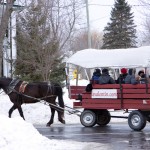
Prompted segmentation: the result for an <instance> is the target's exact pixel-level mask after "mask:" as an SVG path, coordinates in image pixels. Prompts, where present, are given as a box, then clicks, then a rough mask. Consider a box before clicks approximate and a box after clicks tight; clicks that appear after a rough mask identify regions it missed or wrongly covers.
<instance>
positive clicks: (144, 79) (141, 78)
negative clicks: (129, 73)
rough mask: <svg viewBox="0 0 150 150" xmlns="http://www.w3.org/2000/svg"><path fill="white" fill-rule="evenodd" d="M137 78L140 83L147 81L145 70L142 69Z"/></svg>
mask: <svg viewBox="0 0 150 150" xmlns="http://www.w3.org/2000/svg"><path fill="white" fill-rule="evenodd" d="M136 80H137V81H139V83H141V84H143V83H146V75H145V73H144V70H140V71H139V72H138V76H137V77H136Z"/></svg>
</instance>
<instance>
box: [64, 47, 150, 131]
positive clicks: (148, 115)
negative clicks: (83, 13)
mask: <svg viewBox="0 0 150 150" xmlns="http://www.w3.org/2000/svg"><path fill="white" fill-rule="evenodd" d="M141 49H142V50H143V51H142V53H144V54H143V55H142V54H141ZM120 51H121V53H122V54H123V56H122V58H119V59H117V57H115V56H118V55H119V53H120ZM148 51H149V49H148V48H147V47H142V48H135V49H121V50H118V49H117V50H111V51H109V50H102V51H100V50H93V49H88V50H83V51H79V52H77V53H76V54H74V55H73V56H72V57H70V58H69V60H68V61H67V67H66V73H67V85H68V90H69V97H70V99H74V100H75V101H74V108H82V109H84V110H83V112H82V113H81V115H80V121H81V124H82V125H83V126H85V127H92V126H94V125H95V124H98V125H103V126H104V125H107V124H108V123H109V122H110V120H111V117H116V116H111V115H110V112H109V110H110V109H111V110H113V111H116V110H123V111H125V112H127V113H129V115H128V116H127V117H123V116H118V118H127V119H128V125H129V127H130V128H131V129H133V130H136V131H140V130H142V129H144V127H145V126H146V123H147V121H148V122H149V121H150V84H149V83H148V82H146V83H145V84H136V85H132V84H104V85H100V84H92V87H93V89H92V91H91V92H86V91H85V88H86V86H79V85H78V74H79V72H80V71H81V70H82V71H81V72H80V75H81V73H83V68H84V69H85V72H86V75H88V74H89V75H90V71H89V70H91V68H104V67H107V68H109V69H111V70H113V71H114V74H113V75H114V76H117V75H116V72H118V71H119V70H120V68H121V67H126V68H133V67H134V68H139V67H142V68H144V70H145V72H146V73H147V78H148V77H149V76H148V74H149V72H148V65H149V60H150V59H149V58H150V54H149V53H150V52H148ZM135 52H136V53H138V55H137V56H136V55H135V56H134V60H133V57H130V55H131V56H133V55H132V54H134V53H135ZM136 53H135V54H136ZM129 54H130V55H129ZM89 56H90V57H89ZM97 56H98V58H99V59H100V60H101V61H102V62H101V61H100V60H98V59H97ZM120 56H121V55H120ZM125 56H126V57H125ZM103 57H105V60H104V59H103ZM139 57H140V59H142V60H140V61H139V60H138V58H139ZM124 58H126V60H125V59H124ZM95 61H97V62H95ZM92 62H94V63H92ZM145 62H147V63H145ZM74 66H76V67H75V69H76V70H77V75H76V77H75V78H76V85H70V82H69V81H70V77H71V76H70V68H74ZM118 73H119V72H118ZM87 78H88V79H90V77H89V76H88V77H87ZM114 78H115V77H114ZM147 81H148V80H147Z"/></svg>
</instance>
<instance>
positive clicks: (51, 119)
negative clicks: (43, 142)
mask: <svg viewBox="0 0 150 150" xmlns="http://www.w3.org/2000/svg"><path fill="white" fill-rule="evenodd" d="M50 109H51V118H50V120H49V122H48V123H47V124H46V126H50V125H51V124H53V122H54V115H55V109H54V108H52V107H50Z"/></svg>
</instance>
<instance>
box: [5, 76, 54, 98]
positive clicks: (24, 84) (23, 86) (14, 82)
mask: <svg viewBox="0 0 150 150" xmlns="http://www.w3.org/2000/svg"><path fill="white" fill-rule="evenodd" d="M19 82H20V79H18V78H15V79H13V80H12V81H11V82H10V84H9V86H8V89H7V94H10V93H11V92H16V93H18V94H23V93H24V92H25V89H26V87H27V85H28V84H29V82H27V81H23V82H22V83H21V85H20V87H19V92H17V91H16V90H15V87H16V85H17V84H18V83H19ZM52 87H53V86H52V85H51V83H50V82H48V84H47V93H46V96H44V97H41V99H43V98H48V97H54V96H56V95H54V89H53V88H52ZM49 92H51V94H52V95H51V96H48V94H49Z"/></svg>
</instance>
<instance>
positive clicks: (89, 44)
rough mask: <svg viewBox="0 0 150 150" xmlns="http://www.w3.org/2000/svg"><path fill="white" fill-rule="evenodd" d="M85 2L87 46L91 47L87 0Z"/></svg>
mask: <svg viewBox="0 0 150 150" xmlns="http://www.w3.org/2000/svg"><path fill="white" fill-rule="evenodd" d="M85 3H86V17H87V30H88V48H91V31H90V21H89V8H88V0H85Z"/></svg>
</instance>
